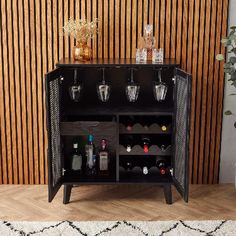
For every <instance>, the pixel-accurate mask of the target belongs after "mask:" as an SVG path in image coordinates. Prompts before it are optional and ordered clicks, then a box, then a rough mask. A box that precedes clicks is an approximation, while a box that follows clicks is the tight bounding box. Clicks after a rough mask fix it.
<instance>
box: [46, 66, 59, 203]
mask: <svg viewBox="0 0 236 236" xmlns="http://www.w3.org/2000/svg"><path fill="white" fill-rule="evenodd" d="M60 77H61V69H60V68H58V69H56V70H53V71H51V72H49V73H48V74H46V75H45V80H46V83H45V89H46V112H47V131H48V150H47V154H48V201H49V202H51V201H52V200H53V198H54V196H55V195H56V193H57V192H58V190H59V189H60V187H61V185H62V180H60V181H59V182H58V183H57V184H56V185H55V186H53V176H52V170H51V167H52V158H51V156H52V152H51V139H52V137H51V118H50V117H51V110H50V104H49V103H50V95H49V91H50V88H49V83H50V81H53V80H54V79H59V78H60Z"/></svg>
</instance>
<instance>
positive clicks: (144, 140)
mask: <svg viewBox="0 0 236 236" xmlns="http://www.w3.org/2000/svg"><path fill="white" fill-rule="evenodd" d="M141 146H142V148H143V151H144V152H145V153H148V152H149V147H150V146H151V140H150V138H148V137H143V138H142V139H141Z"/></svg>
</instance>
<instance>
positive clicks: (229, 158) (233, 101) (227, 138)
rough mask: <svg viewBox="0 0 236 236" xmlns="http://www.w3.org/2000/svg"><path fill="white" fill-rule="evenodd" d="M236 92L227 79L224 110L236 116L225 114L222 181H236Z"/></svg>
mask: <svg viewBox="0 0 236 236" xmlns="http://www.w3.org/2000/svg"><path fill="white" fill-rule="evenodd" d="M231 25H236V0H230V4H229V26H231ZM230 93H236V88H234V87H233V86H231V85H230V84H229V82H228V81H227V79H226V80H225V97H224V111H226V110H231V111H232V112H233V113H234V114H235V115H234V116H225V115H224V116H223V124H222V125H223V126H222V143H221V160H220V183H234V181H235V170H236V167H235V163H236V129H235V128H234V122H236V96H228V95H229V94H230Z"/></svg>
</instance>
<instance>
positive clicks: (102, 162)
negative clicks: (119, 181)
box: [98, 139, 109, 175]
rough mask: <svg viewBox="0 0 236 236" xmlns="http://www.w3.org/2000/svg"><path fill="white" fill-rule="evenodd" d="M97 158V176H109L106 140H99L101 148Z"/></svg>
mask: <svg viewBox="0 0 236 236" xmlns="http://www.w3.org/2000/svg"><path fill="white" fill-rule="evenodd" d="M98 157H99V166H98V172H99V175H109V153H108V149H107V140H105V139H102V140H101V148H100V150H99V152H98Z"/></svg>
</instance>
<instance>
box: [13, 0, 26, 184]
mask: <svg viewBox="0 0 236 236" xmlns="http://www.w3.org/2000/svg"><path fill="white" fill-rule="evenodd" d="M12 11H13V12H16V13H18V11H17V2H16V1H13V4H12ZM17 17H18V14H13V38H14V43H13V47H14V48H16V49H18V48H19V47H18V43H19V37H18V20H17ZM18 63H19V53H14V65H17V64H18ZM14 71H15V74H14V79H15V94H16V97H18V98H19V97H20V96H21V91H20V80H19V78H20V69H19V67H18V66H17V67H15V68H14ZM15 106H16V114H21V103H20V102H19V103H15ZM16 140H17V141H16V146H17V154H18V155H17V161H16V164H17V166H16V168H17V172H18V176H17V178H18V177H19V180H18V182H19V183H20V184H23V179H24V178H23V153H22V146H23V145H22V125H21V116H19V115H16ZM14 182H16V181H14Z"/></svg>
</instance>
